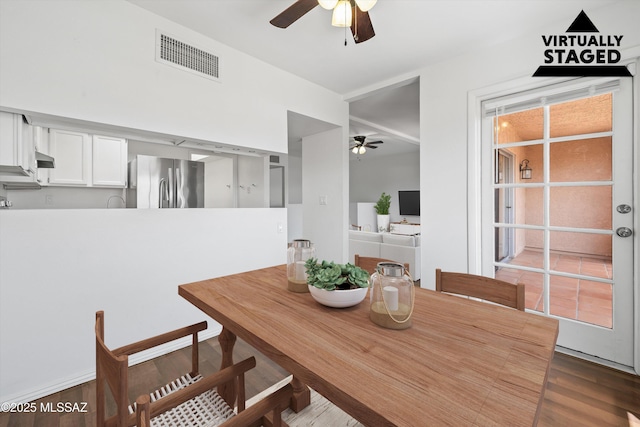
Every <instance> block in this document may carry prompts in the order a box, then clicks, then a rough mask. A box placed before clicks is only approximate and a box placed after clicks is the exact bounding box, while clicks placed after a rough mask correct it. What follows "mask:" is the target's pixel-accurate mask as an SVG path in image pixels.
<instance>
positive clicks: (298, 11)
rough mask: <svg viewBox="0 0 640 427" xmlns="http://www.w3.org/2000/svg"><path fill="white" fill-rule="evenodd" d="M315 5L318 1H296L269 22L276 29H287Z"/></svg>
mask: <svg viewBox="0 0 640 427" xmlns="http://www.w3.org/2000/svg"><path fill="white" fill-rule="evenodd" d="M317 5H318V0H298V1H296V2H295V3H294V4H292V5H291V6H289V7H288V8H287V9H285V10H284V11H283V12H282V13H281V14H280V15H278V16H276V17H275V18H273V19H272V20H271V21H269V22H271V24H272V25H274V26H276V27H278V28H287V27H288V26H289V25H291V24H293V23H294V22H296V21H297V20H298V19H300V18H301V17H302V16H304V14H306V13H307V12H309V11H310V10H311V9H313V8H314V7H316V6H317Z"/></svg>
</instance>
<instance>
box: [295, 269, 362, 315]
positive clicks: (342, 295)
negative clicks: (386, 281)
mask: <svg viewBox="0 0 640 427" xmlns="http://www.w3.org/2000/svg"><path fill="white" fill-rule="evenodd" d="M305 268H306V273H307V284H308V286H309V292H310V293H311V296H312V297H313V298H314V299H315V300H316V301H318V302H319V303H320V304H323V305H327V306H329V307H351V306H354V305H356V304H359V303H360V302H362V300H363V299H364V298H365V296H366V295H367V288H368V287H369V273H368V272H367V271H365V270H363V269H362V268H360V267H356V266H355V265H353V264H349V263H347V264H336V263H334V262H329V261H322V262H320V263H319V262H318V260H316V259H315V258H310V259H308V260H307V262H306V263H305Z"/></svg>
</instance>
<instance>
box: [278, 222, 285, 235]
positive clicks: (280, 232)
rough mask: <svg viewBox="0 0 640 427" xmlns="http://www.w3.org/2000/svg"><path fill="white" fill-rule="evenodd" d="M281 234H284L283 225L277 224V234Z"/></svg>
mask: <svg viewBox="0 0 640 427" xmlns="http://www.w3.org/2000/svg"><path fill="white" fill-rule="evenodd" d="M282 233H284V225H283V224H282V223H281V222H279V223H278V234H282Z"/></svg>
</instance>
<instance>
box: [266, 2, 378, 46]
mask: <svg viewBox="0 0 640 427" xmlns="http://www.w3.org/2000/svg"><path fill="white" fill-rule="evenodd" d="M376 1H377V0H298V1H296V2H295V3H294V4H292V5H291V6H289V7H288V8H287V9H285V10H284V11H283V12H282V13H280V14H279V15H278V16H276V17H275V18H273V19H272V20H271V21H270V22H271V24H272V25H275V26H276V27H278V28H287V27H288V26H289V25H291V24H293V23H294V22H296V21H297V20H298V19H300V18H301V17H302V16H304V15H305V14H306V13H307V12H309V11H310V10H311V9H313V8H314V7H316V6H317V5H318V4H319V5H320V6H322V7H323V8H325V9H329V10H331V9H333V17H332V19H331V25H333V26H335V27H351V34H353V40H354V41H355V42H356V43H362V42H364V41H367V40H369V39H370V38H372V37H373V36H375V35H376V33H375V32H374V31H373V25H372V24H371V19H370V18H369V10H370V9H371V8H372V7H373V6H374V5H375V4H376ZM345 43H346V40H345Z"/></svg>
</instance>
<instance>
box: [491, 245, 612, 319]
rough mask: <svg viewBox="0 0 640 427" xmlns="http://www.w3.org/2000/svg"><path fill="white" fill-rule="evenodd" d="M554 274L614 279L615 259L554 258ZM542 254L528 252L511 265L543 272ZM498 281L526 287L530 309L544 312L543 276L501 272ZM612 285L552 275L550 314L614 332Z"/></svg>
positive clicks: (564, 256) (505, 270)
mask: <svg viewBox="0 0 640 427" xmlns="http://www.w3.org/2000/svg"><path fill="white" fill-rule="evenodd" d="M550 262H551V265H550V266H551V270H554V271H559V272H566V273H575V274H583V275H588V276H591V277H598V278H607V279H611V275H612V270H611V259H610V258H608V259H605V258H595V257H592V256H588V255H566V254H551V258H550ZM542 263H543V259H542V253H541V252H537V251H532V250H524V251H523V252H522V253H520V254H519V255H518V256H516V257H515V258H514V259H512V260H511V261H510V262H509V264H511V265H523V266H528V267H537V268H542ZM496 279H501V280H505V281H507V282H511V283H516V282H520V283H524V284H525V293H526V307H527V309H531V310H537V311H543V310H544V299H543V297H542V284H543V275H542V274H541V273H532V272H528V271H522V270H518V269H515V268H508V267H507V268H501V269H500V270H498V271H496ZM612 298H613V297H612V285H611V284H608V283H600V282H595V281H590V280H584V279H573V278H569V277H563V276H557V275H551V276H550V279H549V313H551V314H553V315H556V316H562V317H566V318H569V319H575V320H580V321H583V322H588V323H593V324H596V325H600V326H604V327H608V328H610V327H611V326H612V306H613V304H612Z"/></svg>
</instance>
